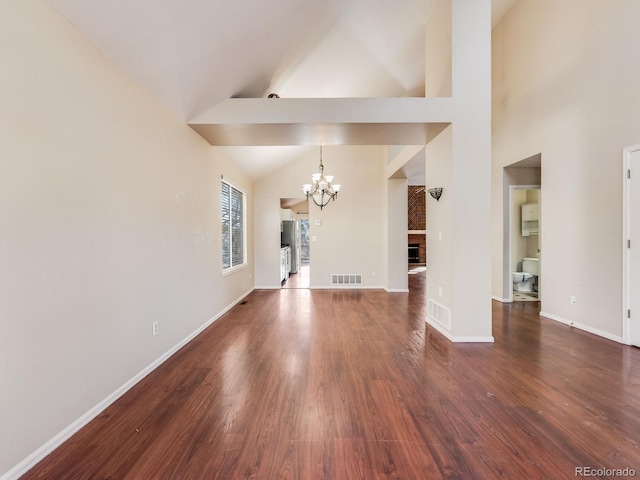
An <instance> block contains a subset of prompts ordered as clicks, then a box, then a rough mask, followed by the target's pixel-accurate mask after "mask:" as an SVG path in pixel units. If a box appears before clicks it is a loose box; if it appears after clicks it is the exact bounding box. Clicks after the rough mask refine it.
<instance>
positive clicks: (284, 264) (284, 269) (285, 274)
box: [280, 247, 291, 283]
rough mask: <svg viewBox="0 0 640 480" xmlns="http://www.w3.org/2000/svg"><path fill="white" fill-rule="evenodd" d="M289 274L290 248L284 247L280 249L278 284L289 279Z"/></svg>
mask: <svg viewBox="0 0 640 480" xmlns="http://www.w3.org/2000/svg"><path fill="white" fill-rule="evenodd" d="M290 272H291V248H290V247H285V248H281V249H280V282H281V283H282V282H284V281H285V280H286V279H287V278H289V273H290Z"/></svg>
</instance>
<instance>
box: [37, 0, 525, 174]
mask: <svg viewBox="0 0 640 480" xmlns="http://www.w3.org/2000/svg"><path fill="white" fill-rule="evenodd" d="M47 1H48V3H49V4H51V5H52V6H53V7H54V8H55V9H56V10H57V11H58V12H59V13H60V14H61V15H62V16H63V17H65V18H66V19H67V20H68V21H69V22H71V23H72V24H73V25H75V27H76V28H78V29H79V30H80V31H81V32H82V33H83V34H84V35H85V36H86V37H87V38H88V39H89V40H90V41H91V42H93V43H94V44H95V45H97V46H98V47H99V48H101V49H102V50H103V51H104V52H105V53H106V54H107V55H109V56H110V57H111V58H112V59H113V60H114V61H115V62H116V63H117V64H119V65H120V66H121V67H122V68H123V69H124V70H126V71H127V72H128V73H129V74H130V75H131V76H132V77H133V78H135V79H136V80H137V81H138V82H139V83H141V84H142V85H143V86H145V87H146V88H148V89H149V90H150V91H151V92H152V93H153V94H154V95H155V96H156V97H157V98H158V99H159V100H160V101H161V102H162V103H164V104H165V105H166V106H167V107H168V108H169V109H170V110H171V111H173V112H174V113H175V114H176V115H178V116H179V117H180V118H182V119H183V120H184V121H185V122H188V121H189V120H190V119H193V118H195V117H196V116H198V115H199V114H201V113H202V112H205V111H206V110H208V109H209V108H211V107H213V106H215V105H217V104H219V103H220V102H222V101H223V100H225V99H228V98H231V97H250V98H261V97H266V96H267V95H268V94H269V93H271V92H275V93H277V94H279V95H280V97H282V98H329V97H406V96H422V95H423V94H424V25H425V22H426V19H427V18H428V15H429V13H430V11H431V8H432V6H433V3H434V2H435V0H401V1H396V2H390V1H389V0H322V1H320V0H261V1H255V0H183V1H179V2H178V1H175V0H109V1H104V0H47ZM514 1H515V0H492V7H493V10H492V13H493V23H494V24H495V23H496V22H497V20H498V19H499V18H501V17H502V15H504V13H505V12H506V10H507V9H508V8H509V7H510V6H511V4H512V3H513V2H514ZM291 148H294V150H292V151H295V147H291ZM271 151H274V152H277V153H276V154H275V155H276V156H277V157H278V158H280V159H282V158H283V150H282V149H279V150H278V149H275V150H274V149H271ZM228 155H229V156H230V157H232V158H233V157H234V156H236V157H237V158H240V157H242V158H244V159H245V165H243V166H244V167H245V168H252V166H251V161H250V160H247V157H251V156H253V155H260V156H261V157H262V158H261V160H260V162H261V163H262V164H263V165H262V167H263V168H257V166H256V165H254V170H253V171H254V177H256V176H259V175H261V174H263V173H265V171H268V170H269V168H268V167H267V168H264V163H265V161H267V160H268V158H269V152H268V151H265V150H262V153H261V154H260V153H259V152H258V151H257V150H255V149H254V150H245V151H244V152H243V151H242V150H237V149H235V150H234V149H231V148H229V150H228ZM286 156H287V155H286V154H284V157H286ZM276 163H277V162H276ZM280 163H282V160H280Z"/></svg>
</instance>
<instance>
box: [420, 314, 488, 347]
mask: <svg viewBox="0 0 640 480" xmlns="http://www.w3.org/2000/svg"><path fill="white" fill-rule="evenodd" d="M425 321H426V322H427V323H428V324H429V325H430V326H431V327H433V328H435V329H436V330H437V331H438V332H440V333H441V334H442V335H444V336H445V337H447V340H449V341H450V342H452V343H494V339H493V336H490V337H456V336H454V335H451V332H449V331H447V330H445V329H444V328H442V326H441V325H438V324H437V323H436V322H434V321H432V320H431V319H429V317H427V318H426V319H425Z"/></svg>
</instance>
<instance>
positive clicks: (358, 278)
mask: <svg viewBox="0 0 640 480" xmlns="http://www.w3.org/2000/svg"><path fill="white" fill-rule="evenodd" d="M331 285H362V275H361V274H359V273H358V274H343V273H334V274H332V275H331Z"/></svg>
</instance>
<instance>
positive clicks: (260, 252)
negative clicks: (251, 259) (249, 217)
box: [254, 146, 386, 288]
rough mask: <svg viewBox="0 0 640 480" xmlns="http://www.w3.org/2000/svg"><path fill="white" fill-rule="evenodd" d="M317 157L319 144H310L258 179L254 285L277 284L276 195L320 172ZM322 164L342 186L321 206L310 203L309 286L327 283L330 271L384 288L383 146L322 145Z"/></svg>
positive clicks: (287, 194) (296, 189)
mask: <svg viewBox="0 0 640 480" xmlns="http://www.w3.org/2000/svg"><path fill="white" fill-rule="evenodd" d="M319 162H320V149H319V148H312V149H310V150H309V151H308V152H306V153H305V154H304V155H302V156H301V157H300V158H299V159H298V160H295V161H293V162H291V163H289V164H288V165H286V166H284V167H282V168H280V169H279V170H277V171H275V172H273V173H271V174H269V175H266V176H264V177H263V178H261V179H259V180H257V181H256V183H255V190H254V192H255V219H256V222H255V258H256V266H255V271H256V288H279V285H280V282H279V279H278V275H279V271H280V270H279V263H278V262H279V251H280V226H279V216H278V215H279V214H278V209H279V203H280V198H295V197H299V196H301V194H302V184H303V183H308V182H309V181H310V178H311V174H312V173H314V172H316V171H318V164H319ZM323 163H324V167H325V174H327V175H334V182H335V183H340V184H341V185H342V189H341V190H340V193H339V195H338V199H337V200H336V201H335V202H331V203H330V204H329V205H327V206H326V207H324V209H323V210H322V211H321V210H320V208H319V207H317V206H316V205H315V204H313V202H311V204H310V205H309V221H310V233H309V234H310V236H312V237H313V236H315V237H317V241H315V242H313V241H312V242H310V245H311V254H310V255H311V268H310V286H311V288H319V287H328V286H330V282H331V278H330V275H331V274H332V273H349V274H352V273H356V274H357V273H360V274H362V275H363V286H364V287H379V288H382V287H383V286H384V285H385V279H384V275H383V272H384V270H383V267H384V257H385V255H386V250H385V249H384V245H385V243H384V234H385V232H386V230H385V224H386V218H385V207H384V204H385V202H386V195H383V193H382V192H383V187H384V183H383V181H384V182H386V179H384V166H385V164H386V151H385V149H384V148H383V147H377V146H375V147H372V146H325V147H323ZM317 221H320V223H321V225H317V224H316V222H317ZM374 272H375V275H374Z"/></svg>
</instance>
